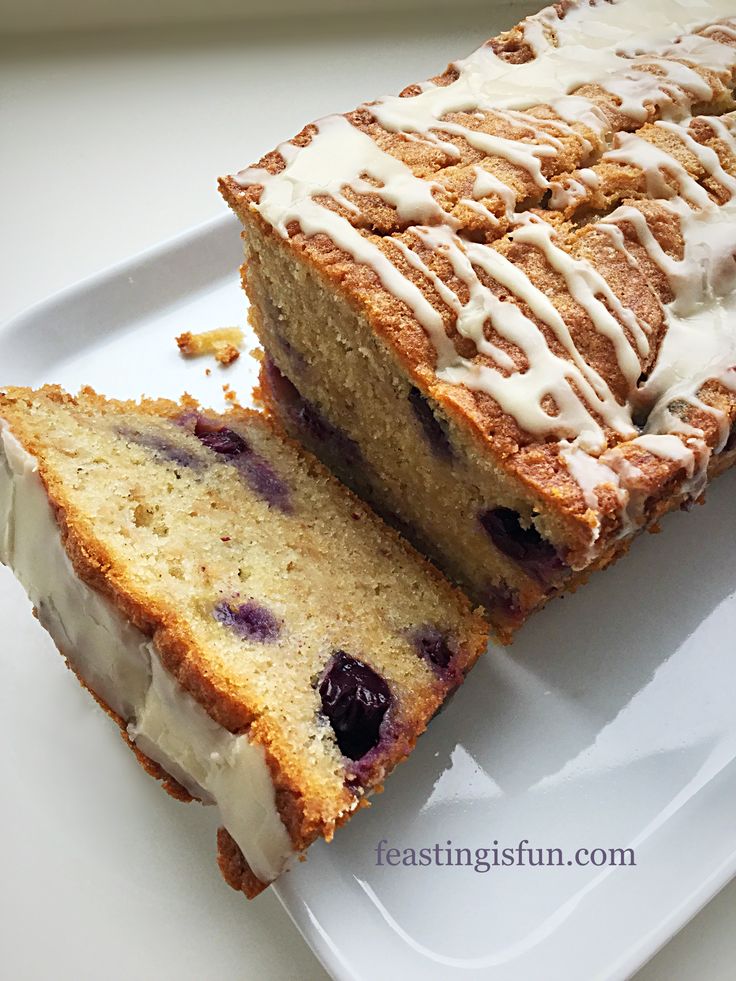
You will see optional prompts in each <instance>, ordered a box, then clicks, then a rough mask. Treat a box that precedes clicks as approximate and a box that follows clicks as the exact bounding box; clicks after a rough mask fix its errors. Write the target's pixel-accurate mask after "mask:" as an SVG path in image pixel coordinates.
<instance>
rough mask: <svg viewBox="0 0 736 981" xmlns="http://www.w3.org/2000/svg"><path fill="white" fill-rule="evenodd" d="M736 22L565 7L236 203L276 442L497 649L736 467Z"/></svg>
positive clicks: (263, 173) (246, 186)
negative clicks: (426, 571)
mask: <svg viewBox="0 0 736 981" xmlns="http://www.w3.org/2000/svg"><path fill="white" fill-rule="evenodd" d="M735 79H736V17H734V11H733V6H732V0H692V2H690V0H688V2H685V0H653V2H651V3H641V2H639V0H611V2H607V0H585V2H583V0H580V2H578V0H568V2H562V3H560V4H558V5H556V6H555V7H550V8H547V9H546V10H544V11H542V12H541V13H540V14H538V15H535V16H533V17H530V18H528V19H527V20H525V21H524V22H522V23H521V24H520V25H519V26H518V27H516V28H514V29H513V30H511V31H509V32H507V33H506V34H505V35H502V36H500V37H498V38H494V39H492V40H490V41H489V42H487V43H486V44H484V45H483V46H482V47H481V48H480V49H479V50H478V51H476V52H475V53H474V54H472V55H471V56H470V57H469V58H466V59H465V60H463V61H458V62H454V63H452V64H451V65H450V66H449V68H448V69H447V70H446V71H445V72H444V73H443V74H442V75H439V76H437V77H435V78H433V79H431V80H430V81H427V82H424V83H422V84H420V85H412V86H410V87H409V88H407V89H406V90H405V91H404V92H402V93H401V95H400V96H396V97H387V98H383V99H379V100H377V101H376V102H371V103H366V104H365V105H362V106H361V107H360V108H359V109H357V110H356V111H354V112H351V113H347V114H346V115H342V116H331V117H328V118H326V119H322V120H319V121H318V122H316V123H313V124H311V125H309V126H307V127H306V128H305V129H304V130H303V131H302V132H301V133H300V134H299V135H298V136H297V137H295V138H294V139H293V140H291V141H290V142H287V143H284V144H282V145H281V146H279V147H278V149H277V150H275V151H273V152H272V153H269V154H267V155H266V156H265V157H263V159H262V160H261V161H260V162H259V163H258V164H257V165H256V166H254V167H251V168H249V169H247V170H244V171H241V172H240V173H238V174H235V175H233V176H231V177H226V178H223V179H222V180H221V182H220V185H221V190H222V192H223V194H224V196H225V198H226V200H227V201H228V203H229V204H230V205H231V206H232V208H233V209H234V210H235V212H236V213H237V215H238V216H239V218H240V219H241V221H242V223H243V226H244V234H243V238H244V242H245V265H244V284H245V288H246V290H247V294H248V297H249V299H250V303H251V320H252V323H253V326H254V328H255V330H256V332H257V333H258V335H259V338H260V340H261V342H262V344H263V346H264V348H265V350H266V355H267V358H266V361H265V362H264V369H263V373H262V386H261V387H262V395H263V398H264V399H265V401H266V402H267V403H268V404H269V406H270V407H271V409H272V410H273V411H274V412H276V413H278V414H279V416H280V417H281V419H282V420H283V422H284V424H285V425H286V427H287V429H288V430H289V431H290V432H291V433H293V434H297V435H298V436H299V438H300V439H301V440H302V441H303V442H304V443H305V444H306V445H308V446H309V447H310V448H311V449H312V450H314V452H316V453H317V454H318V455H319V456H320V457H321V459H322V460H323V461H324V462H325V463H326V464H327V465H328V466H329V467H330V468H331V469H333V470H334V471H335V472H336V473H337V474H338V475H339V476H340V477H341V478H342V479H343V480H344V481H345V482H347V483H348V484H349V485H350V486H351V487H353V488H354V489H355V490H356V491H357V492H358V493H359V494H360V495H361V496H363V497H365V498H366V499H368V500H369V501H371V502H372V503H373V504H374V506H375V507H376V508H377V509H378V510H379V511H381V513H383V514H384V515H385V516H387V517H388V518H389V519H390V520H392V521H393V522H394V523H395V524H396V525H397V526H399V527H401V528H402V529H403V530H404V531H405V533H406V534H407V535H408V536H409V537H410V538H411V539H412V540H413V542H414V543H415V544H416V545H418V547H419V548H420V549H421V550H422V551H424V552H425V553H426V554H428V555H430V556H431V557H432V558H433V559H434V560H435V561H436V562H437V563H438V564H440V565H441V567H442V568H443V569H444V570H445V571H446V572H447V573H448V574H449V575H450V577H451V578H453V579H454V580H456V581H457V582H459V583H462V584H463V585H464V586H465V587H466V589H467V590H468V591H469V592H470V594H471V595H472V596H473V597H474V598H475V599H476V600H477V601H478V602H481V603H483V604H484V605H485V606H486V608H487V609H488V611H489V613H490V616H491V618H492V621H493V624H494V626H495V628H496V631H497V632H498V633H499V634H500V636H501V637H502V638H504V639H508V638H510V636H511V635H512V633H513V631H514V630H515V629H516V628H517V627H518V626H519V625H520V624H521V623H523V621H524V620H525V618H526V617H527V616H528V615H529V613H531V612H532V611H533V610H535V609H537V608H538V607H540V606H541V605H543V604H544V603H545V602H546V601H547V600H548V599H549V598H550V597H552V596H555V595H557V594H559V593H560V592H561V591H563V590H565V589H567V588H574V587H575V586H576V585H577V584H578V583H580V582H581V581H582V580H583V579H584V578H585V577H586V576H587V575H588V574H589V573H590V571H591V570H593V569H596V568H600V567H603V566H605V565H606V564H608V563H609V562H611V561H612V560H613V559H614V558H616V557H617V556H618V555H620V554H621V553H623V552H624V551H625V550H626V549H627V548H628V546H629V544H630V542H631V540H632V538H633V537H634V536H635V535H636V534H637V533H638V532H640V531H641V530H642V529H643V528H646V527H650V526H652V525H653V524H654V523H655V522H656V521H657V519H658V518H659V517H660V516H661V515H662V514H663V513H664V512H665V511H667V510H670V509H672V508H674V507H677V506H680V505H683V504H687V503H689V502H690V501H691V500H693V499H695V498H697V497H699V496H700V495H701V494H702V492H703V489H704V487H705V484H706V483H707V481H708V479H709V478H710V477H712V476H714V475H715V474H716V473H718V472H720V471H721V470H723V469H724V468H725V467H727V466H728V465H730V464H731V463H733V462H734V458H735V457H736V446H735V445H734V444H736V440H735V439H734V435H733V420H734V417H735V414H736V409H735V406H736V371H735V370H734V366H736V298H735V297H734V295H733V288H734V284H735V282H736V277H735V275H734V273H735V263H734V254H736V197H735V194H736V127H735V124H734V116H733V111H734V109H735V108H736V103H735V102H734V92H733V89H734V82H735Z"/></svg>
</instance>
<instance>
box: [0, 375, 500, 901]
mask: <svg viewBox="0 0 736 981" xmlns="http://www.w3.org/2000/svg"><path fill="white" fill-rule="evenodd" d="M0 560H2V561H3V563H5V564H7V565H8V566H10V567H11V568H12V569H13V570H14V571H15V573H16V575H17V577H18V578H19V580H20V581H21V582H22V584H23V585H24V586H25V588H26V590H27V592H28V594H29V596H30V598H31V600H32V602H33V604H34V606H35V610H36V614H37V616H38V619H39V620H40V622H41V624H42V625H43V626H44V627H45V628H46V629H47V630H48V632H49V633H50V635H51V637H52V638H53V640H54V642H55V643H56V645H57V647H58V648H59V650H60V651H61V653H62V654H63V655H64V657H65V658H66V659H67V661H68V664H69V666H70V667H71V668H72V670H73V671H74V672H75V673H76V674H77V675H78V677H79V679H80V681H81V682H82V684H83V685H85V686H86V687H87V688H88V689H89V690H90V691H91V692H92V694H93V695H94V696H95V697H96V698H97V699H98V701H99V702H100V703H101V704H102V706H103V707H104V708H106V709H107V711H108V712H109V713H110V714H111V715H112V716H113V718H114V719H116V720H117V722H118V723H119V724H120V726H121V728H122V731H123V734H124V736H125V738H126V739H127V741H128V742H129V744H130V745H131V747H132V748H133V749H134V750H135V751H136V753H137V755H138V757H139V759H140V760H141V762H142V763H143V764H144V765H145V766H146V768H147V769H149V771H151V772H152V773H154V774H155V775H156V776H158V777H159V778H160V779H162V780H163V781H164V784H165V786H166V787H167V789H168V790H169V791H170V792H171V793H173V794H174V795H175V796H178V797H180V798H182V799H189V798H191V797H194V798H198V799H200V800H202V801H204V802H207V803H214V804H216V805H217V807H218V808H219V812H220V816H221V820H222V825H223V828H222V830H221V831H220V833H219V838H218V845H219V861H220V867H221V869H222V872H223V874H224V876H225V878H226V879H227V881H228V882H229V883H230V884H231V885H232V886H234V887H235V888H237V889H242V890H243V891H244V892H245V893H246V894H247V895H248V896H253V895H255V894H257V893H258V892H259V891H260V890H261V889H262V888H263V887H264V886H265V885H267V884H268V883H269V882H271V881H272V880H273V879H275V878H276V877H277V876H278V875H279V873H280V872H281V871H282V870H283V869H284V868H285V867H286V866H288V864H289V862H290V860H291V859H292V857H293V856H294V855H295V854H298V853H301V852H303V851H304V849H305V848H307V846H308V845H309V844H310V843H311V842H312V841H314V840H315V839H316V838H318V837H324V838H327V839H330V838H331V837H332V834H333V832H334V831H335V829H336V828H337V826H338V825H340V824H341V823H343V822H344V821H346V820H347V819H348V818H349V817H350V816H351V815H352V814H353V813H354V812H355V811H356V810H357V809H358V808H359V807H360V805H361V802H363V801H364V799H365V797H366V795H367V794H368V793H370V791H371V790H372V789H375V788H377V787H379V786H380V785H381V784H382V782H383V780H384V778H385V777H386V775H387V774H388V773H389V771H390V770H391V769H392V768H393V767H394V766H395V764H396V763H398V762H399V761H401V760H402V759H404V758H405V757H406V756H407V754H408V753H409V752H410V751H411V749H412V747H413V745H414V743H415V741H416V739H417V737H418V736H419V735H420V733H421V732H422V731H423V730H424V728H425V726H426V725H427V723H428V721H429V720H430V719H431V718H432V716H433V714H434V713H435V712H436V711H437V710H438V708H439V707H440V706H441V705H442V702H443V700H444V699H445V697H446V696H447V695H448V693H449V692H451V691H452V690H454V689H455V688H456V687H457V685H458V684H459V683H460V681H461V680H462V678H463V676H464V674H465V673H466V671H467V670H468V669H469V668H470V666H471V665H472V664H473V662H474V661H475V659H476V658H477V657H478V655H479V654H480V653H481V651H482V650H483V649H484V647H485V643H486V639H487V636H486V634H487V629H486V627H485V624H484V622H483V620H482V619H481V618H480V617H479V616H477V615H476V614H474V613H473V612H472V611H471V609H470V608H469V606H468V603H467V601H466V600H465V599H464V598H463V597H462V596H461V594H459V593H458V592H457V591H456V590H454V589H453V588H452V587H450V586H449V585H448V584H447V583H446V582H445V581H444V580H443V579H442V578H441V577H440V575H439V574H438V573H437V572H436V571H435V570H434V569H433V568H432V567H430V566H429V565H428V563H427V562H426V560H424V559H422V558H421V557H419V556H418V555H417V554H416V553H415V552H414V551H413V550H412V549H411V547H410V546H407V545H406V544H405V543H403V542H402V540H401V539H400V538H399V536H398V535H397V534H396V533H395V532H394V531H393V530H391V529H389V528H387V527H385V526H384V525H383V524H382V522H380V521H379V520H378V519H377V518H376V517H375V516H374V515H373V514H372V513H371V512H369V511H368V509H367V508H366V507H365V506H364V505H363V504H361V503H360V502H359V501H357V500H356V499H355V498H354V497H353V495H352V494H351V493H350V492H348V491H346V490H345V489H344V488H343V487H341V486H340V485H339V484H338V482H337V481H336V480H335V479H334V478H333V477H331V476H330V475H329V474H328V473H327V472H326V471H325V470H324V468H323V467H322V465H321V464H319V463H317V461H316V460H314V458H312V457H310V456H309V455H307V454H306V453H304V452H303V451H302V450H300V449H299V448H298V447H297V446H295V445H294V444H293V443H291V442H290V441H289V440H288V439H286V438H285V437H283V436H281V435H279V434H278V432H276V431H275V429H274V427H273V426H272V424H271V423H269V421H268V420H267V419H266V418H264V417H263V416H262V415H260V414H258V413H254V412H247V411H244V410H237V411H236V410H233V411H232V412H230V413H228V414H227V415H225V416H217V415H214V414H212V413H209V412H203V411H201V410H200V409H199V408H198V407H197V405H196V404H195V403H193V402H191V400H185V401H184V402H183V403H182V404H180V405H178V404H174V403H171V402H164V401H156V402H143V403H141V404H137V403H120V402H112V401H105V400H104V399H103V398H101V397H99V396H97V395H95V393H94V392H92V391H90V390H85V391H83V392H82V393H81V394H80V395H79V396H78V397H76V398H73V397H71V396H69V395H66V394H64V393H63V392H62V391H61V390H60V389H58V388H55V387H47V388H44V389H41V390H39V391H36V392H34V391H31V390H28V389H6V390H5V391H4V392H3V393H2V394H0ZM337 583H339V589H338V588H336V584H337Z"/></svg>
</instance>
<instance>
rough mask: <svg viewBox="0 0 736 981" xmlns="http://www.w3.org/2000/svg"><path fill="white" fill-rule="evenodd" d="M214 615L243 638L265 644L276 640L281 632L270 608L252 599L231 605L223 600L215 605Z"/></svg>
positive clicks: (219, 621) (218, 620) (279, 625)
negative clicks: (237, 604)
mask: <svg viewBox="0 0 736 981" xmlns="http://www.w3.org/2000/svg"><path fill="white" fill-rule="evenodd" d="M214 617H215V620H217V622H218V623H221V624H222V625H223V626H224V627H229V628H230V629H231V630H232V631H233V633H235V634H237V635H238V637H241V638H242V639H243V640H255V641H258V642H259V643H262V644H265V643H268V642H269V641H273V640H276V639H277V638H278V636H279V634H280V633H281V624H280V623H279V621H278V620H277V619H276V617H275V616H274V614H273V613H272V612H271V610H269V609H268V608H267V607H265V606H263V605H262V604H261V603H257V602H256V601H255V600H252V599H251V600H248V601H247V602H246V603H241V604H240V605H239V606H231V605H230V604H229V603H227V602H225V601H224V600H223V601H222V602H221V603H218V604H217V606H216V607H215V610H214Z"/></svg>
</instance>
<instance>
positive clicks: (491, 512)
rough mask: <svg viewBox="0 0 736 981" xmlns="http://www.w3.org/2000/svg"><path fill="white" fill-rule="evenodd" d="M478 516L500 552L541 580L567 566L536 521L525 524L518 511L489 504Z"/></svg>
mask: <svg viewBox="0 0 736 981" xmlns="http://www.w3.org/2000/svg"><path fill="white" fill-rule="evenodd" d="M478 520H479V521H480V523H481V525H482V526H483V528H484V530H485V531H486V533H487V534H488V535H489V537H490V539H491V541H492V542H493V544H494V545H495V546H496V548H497V549H498V550H499V551H500V552H503V554H504V555H508V557H509V558H510V559H514V560H515V561H516V562H518V563H519V565H520V566H522V568H524V569H525V570H526V571H527V572H528V573H529V574H530V575H532V576H534V577H535V578H536V579H539V580H540V581H541V582H545V581H546V580H548V579H549V578H550V576H552V575H554V574H555V573H558V572H562V571H563V570H564V569H565V568H566V566H565V564H564V562H563V561H562V560H561V559H560V557H559V555H558V554H557V550H556V549H555V547H554V545H552V544H551V543H550V542H548V541H547V540H546V539H544V538H542V536H541V535H540V534H539V532H538V531H537V529H536V528H535V527H534V526H533V525H530V526H529V527H528V528H525V527H524V526H523V525H522V523H521V516H520V515H519V513H518V512H517V511H513V510H512V509H511V508H489V509H488V510H486V511H481V512H480V514H479V515H478Z"/></svg>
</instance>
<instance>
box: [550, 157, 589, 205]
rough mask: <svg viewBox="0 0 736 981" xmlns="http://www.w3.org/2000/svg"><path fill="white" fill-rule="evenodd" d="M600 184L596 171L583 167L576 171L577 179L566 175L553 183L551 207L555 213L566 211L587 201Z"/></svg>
mask: <svg viewBox="0 0 736 981" xmlns="http://www.w3.org/2000/svg"><path fill="white" fill-rule="evenodd" d="M599 184H600V178H599V177H598V174H596V172H595V171H594V170H591V169H590V168H589V167H582V168H581V169H580V170H577V171H575V177H572V176H571V175H570V174H566V175H565V176H563V177H562V178H560V180H559V181H557V180H554V181H552V182H551V185H550V186H551V189H552V194H551V195H550V199H549V205H550V208H552V209H554V210H555V211H566V210H567V209H568V208H571V207H575V206H576V205H578V204H580V203H581V202H582V201H585V200H587V198H588V197H589V196H590V192H591V191H594V190H595V189H596V188H597V187H598V185H599Z"/></svg>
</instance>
